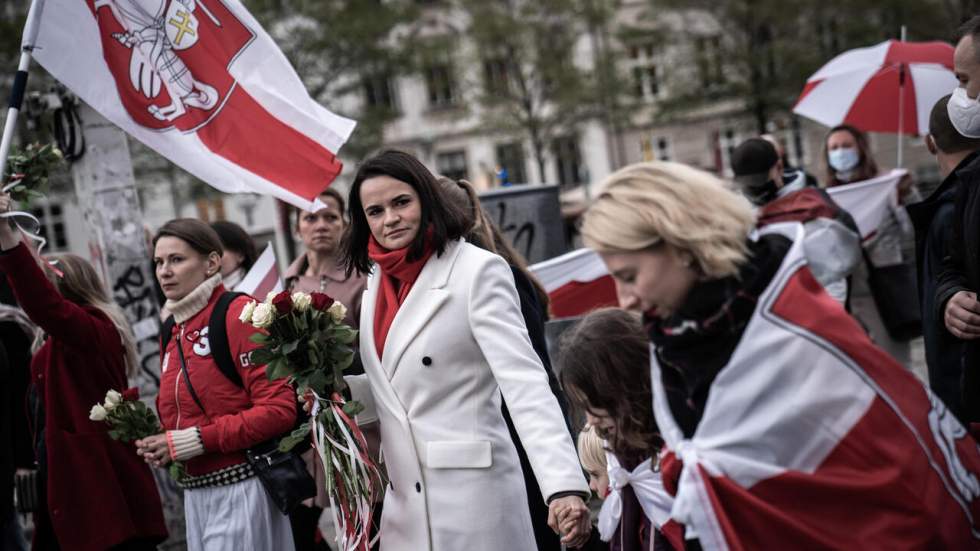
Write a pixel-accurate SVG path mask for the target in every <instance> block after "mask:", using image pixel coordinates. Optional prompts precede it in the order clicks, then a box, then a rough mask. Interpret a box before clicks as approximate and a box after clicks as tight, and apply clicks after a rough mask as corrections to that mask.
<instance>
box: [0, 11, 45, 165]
mask: <svg viewBox="0 0 980 551" xmlns="http://www.w3.org/2000/svg"><path fill="white" fill-rule="evenodd" d="M43 10H44V0H32V1H31V8H30V11H28V12H27V22H26V23H25V24H24V36H23V38H22V39H21V43H20V44H21V45H20V63H18V65H17V74H16V76H15V77H14V87H13V89H12V90H11V91H10V103H9V107H8V109H7V120H6V121H5V122H4V125H3V139H2V140H0V178H2V177H3V174H4V173H5V171H6V170H7V155H9V154H10V144H11V142H13V140H14V130H16V128H17V115H18V114H19V113H20V106H21V104H22V103H23V101H24V92H25V91H26V90H27V69H28V67H30V65H31V52H33V51H34V43H35V42H36V41H37V33H38V31H40V29H41V12H42V11H43ZM4 183H6V182H4Z"/></svg>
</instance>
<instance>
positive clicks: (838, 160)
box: [827, 147, 861, 172]
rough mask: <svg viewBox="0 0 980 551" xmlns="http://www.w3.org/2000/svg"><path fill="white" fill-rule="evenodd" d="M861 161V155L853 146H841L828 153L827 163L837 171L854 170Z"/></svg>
mask: <svg viewBox="0 0 980 551" xmlns="http://www.w3.org/2000/svg"><path fill="white" fill-rule="evenodd" d="M860 162H861V156H860V155H858V151H857V149H854V148H853V147H840V148H837V149H834V150H831V151H830V152H829V153H827V164H829V165H830V168H832V169H834V170H835V171H837V172H848V171H850V170H854V169H855V168H856V167H857V165H858V163H860Z"/></svg>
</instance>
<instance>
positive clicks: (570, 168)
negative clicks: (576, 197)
mask: <svg viewBox="0 0 980 551" xmlns="http://www.w3.org/2000/svg"><path fill="white" fill-rule="evenodd" d="M552 150H553V151H554V153H555V170H556V172H557V173H558V183H559V184H560V185H562V186H572V185H575V184H581V183H582V182H584V181H585V167H584V166H583V164H582V154H581V153H580V152H579V148H578V139H577V138H576V137H574V136H564V137H561V138H556V139H555V140H554V142H552Z"/></svg>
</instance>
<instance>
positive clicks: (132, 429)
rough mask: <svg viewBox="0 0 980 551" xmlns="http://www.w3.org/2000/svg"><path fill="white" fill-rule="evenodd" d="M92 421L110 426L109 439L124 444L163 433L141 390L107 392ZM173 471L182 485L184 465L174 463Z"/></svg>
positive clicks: (96, 407) (171, 473)
mask: <svg viewBox="0 0 980 551" xmlns="http://www.w3.org/2000/svg"><path fill="white" fill-rule="evenodd" d="M88 418H89V419H91V420H93V421H103V422H105V423H106V424H108V425H109V437H110V438H112V439H113V440H120V441H122V442H133V441H135V440H140V439H142V438H146V437H147V436H153V435H154V434H160V433H161V432H163V427H161V426H160V420H159V419H157V416H156V414H154V413H153V410H151V409H150V408H148V407H146V404H144V403H143V402H141V401H140V393H139V389H137V388H129V389H126V390H124V391H122V392H119V391H117V390H110V391H109V392H106V394H105V401H104V402H103V403H101V404H95V405H94V406H92V410H91V411H89V414H88ZM169 470H170V476H171V477H172V478H173V479H174V480H176V481H178V482H179V481H180V480H181V479H182V478H183V477H184V475H185V472H184V465H183V463H181V462H179V461H174V462H172V463H171V464H170V467H169Z"/></svg>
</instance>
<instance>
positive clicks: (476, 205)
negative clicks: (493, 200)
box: [438, 176, 551, 311]
mask: <svg viewBox="0 0 980 551" xmlns="http://www.w3.org/2000/svg"><path fill="white" fill-rule="evenodd" d="M438 182H439V185H440V186H442V189H443V191H444V192H446V193H445V195H446V198H447V199H449V200H450V201H452V202H453V203H454V204H455V205H456V207H457V208H459V209H461V210H462V211H463V212H464V213H466V215H467V216H468V217H469V218H470V224H471V225H472V226H473V227H472V229H470V233H468V234H467V235H466V240H467V241H469V242H470V243H472V244H474V245H476V246H477V247H480V248H481V249H485V250H488V251H490V252H492V253H495V254H497V255H500V256H501V257H502V258H503V259H504V260H506V261H507V264H509V265H511V266H513V267H514V268H517V269H518V270H520V271H521V273H523V274H524V277H526V278H527V280H528V281H530V282H531V285H533V286H534V292H535V294H536V295H537V296H538V302H540V303H541V305H542V306H543V307H544V310H545V311H547V310H548V304H549V303H550V302H551V299H550V298H549V297H548V292H547V291H545V290H544V286H543V285H541V282H540V281H538V278H536V277H534V274H532V273H531V270H529V269H528V267H527V260H526V259H525V258H524V256H523V255H521V253H519V252H517V249H515V248H514V247H513V246H512V245H511V244H510V241H509V240H508V239H507V238H506V237H504V234H503V233H501V231H500V228H499V227H497V224H496V223H495V222H494V221H493V219H492V218H490V217H489V216H487V213H486V211H484V210H483V206H481V205H480V196H479V195H477V193H476V190H475V189H473V184H471V183H469V182H467V181H466V180H459V181H455V180H452V179H451V178H446V177H445V176H440V177H439V178H438Z"/></svg>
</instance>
